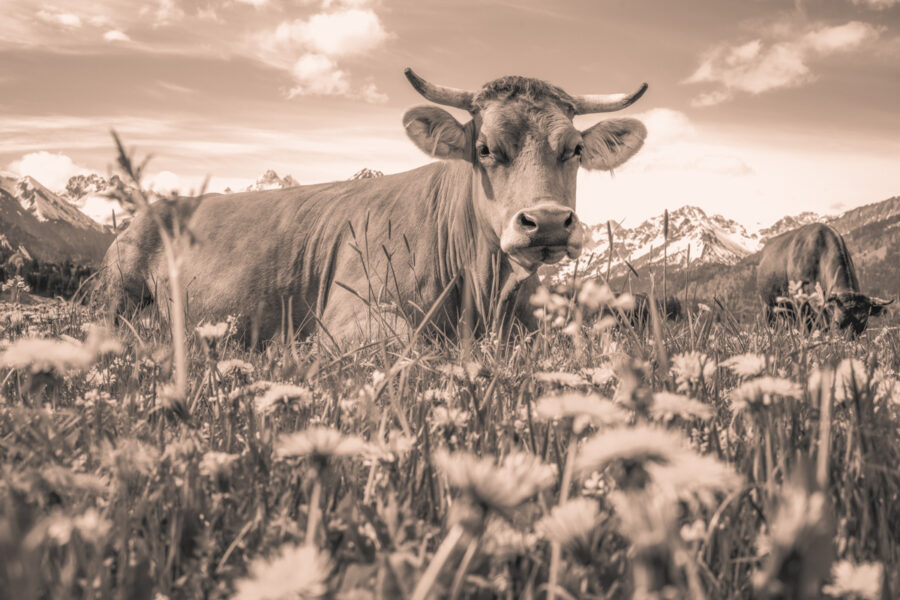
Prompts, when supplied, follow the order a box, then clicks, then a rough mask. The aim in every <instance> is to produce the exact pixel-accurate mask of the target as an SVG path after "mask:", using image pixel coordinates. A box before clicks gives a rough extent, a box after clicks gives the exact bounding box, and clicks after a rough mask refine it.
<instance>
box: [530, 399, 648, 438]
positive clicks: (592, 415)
mask: <svg viewBox="0 0 900 600" xmlns="http://www.w3.org/2000/svg"><path fill="white" fill-rule="evenodd" d="M535 413H536V414H537V417H538V418H539V419H544V420H548V421H549V420H555V419H565V418H572V419H573V425H572V429H573V430H574V431H575V433H581V432H582V431H583V430H584V428H585V427H586V426H587V425H589V424H594V425H602V426H610V425H622V424H624V423H627V422H628V420H629V418H630V417H631V415H630V413H629V412H628V411H627V410H625V409H623V408H621V407H620V406H618V405H617V404H615V403H613V402H612V401H610V400H607V399H605V398H602V397H600V396H598V395H597V394H560V395H557V396H544V397H543V398H541V399H539V400H538V402H537V407H536V409H535Z"/></svg>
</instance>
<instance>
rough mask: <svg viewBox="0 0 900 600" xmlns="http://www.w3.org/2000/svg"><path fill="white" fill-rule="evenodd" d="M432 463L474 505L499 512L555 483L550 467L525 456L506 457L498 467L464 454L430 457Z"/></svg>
mask: <svg viewBox="0 0 900 600" xmlns="http://www.w3.org/2000/svg"><path fill="white" fill-rule="evenodd" d="M434 464H435V466H436V467H437V468H438V470H440V471H441V472H442V473H444V475H446V476H447V479H448V480H449V481H450V485H452V486H453V487H456V488H459V489H460V490H462V491H463V492H464V493H465V494H467V495H468V496H469V498H470V499H472V500H473V501H474V502H475V503H477V504H479V505H481V506H482V507H485V508H491V509H495V510H498V511H501V512H504V511H508V510H509V509H512V508H515V507H517V506H518V505H520V504H521V503H522V502H524V501H525V500H527V499H528V498H530V497H531V496H534V495H535V494H537V493H538V492H539V491H541V490H542V489H544V488H546V487H549V486H550V485H552V484H553V482H554V481H555V480H556V471H555V469H554V468H553V467H551V466H549V465H546V464H544V463H543V462H541V460H540V459H539V458H538V457H537V456H535V455H533V454H529V453H524V452H517V453H513V454H510V455H509V456H507V457H506V459H504V461H503V462H502V463H501V464H500V465H498V464H496V463H495V461H494V460H493V458H479V457H477V456H475V455H473V454H470V453H468V452H455V453H453V454H450V453H448V452H447V451H445V450H440V451H437V452H435V454H434Z"/></svg>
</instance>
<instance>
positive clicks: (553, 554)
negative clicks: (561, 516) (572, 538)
mask: <svg viewBox="0 0 900 600" xmlns="http://www.w3.org/2000/svg"><path fill="white" fill-rule="evenodd" d="M573 437H574V436H573V435H572V432H571V431H569V440H568V452H567V454H566V466H565V467H563V476H562V483H561V484H560V489H559V505H560V506H562V505H563V504H565V503H566V500H567V499H568V497H569V487H570V486H571V484H572V471H573V469H574V468H575V454H576V451H577V450H578V444H577V443H576V442H577V440H573V439H572V438H573ZM561 560H562V546H561V545H560V543H559V542H552V543H551V544H550V577H549V582H548V588H547V600H554V599H555V598H556V585H557V581H558V579H559V563H560V561H561Z"/></svg>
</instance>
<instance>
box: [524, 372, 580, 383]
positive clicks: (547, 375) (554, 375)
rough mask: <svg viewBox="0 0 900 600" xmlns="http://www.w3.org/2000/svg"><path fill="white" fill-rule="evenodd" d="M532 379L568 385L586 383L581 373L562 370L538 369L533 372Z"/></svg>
mask: <svg viewBox="0 0 900 600" xmlns="http://www.w3.org/2000/svg"><path fill="white" fill-rule="evenodd" d="M534 380H535V381H539V382H541V383H552V384H555V385H559V386H568V387H579V386H582V385H587V383H588V382H587V381H585V379H584V378H583V377H582V376H581V375H576V374H575V373H566V372H564V371H539V372H537V373H535V374H534Z"/></svg>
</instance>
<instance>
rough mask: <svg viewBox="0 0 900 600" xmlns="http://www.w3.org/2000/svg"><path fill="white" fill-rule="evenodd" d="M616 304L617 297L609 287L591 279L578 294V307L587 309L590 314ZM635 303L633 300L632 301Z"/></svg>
mask: <svg viewBox="0 0 900 600" xmlns="http://www.w3.org/2000/svg"><path fill="white" fill-rule="evenodd" d="M615 302H616V296H615V294H613V292H612V290H610V289H609V286H608V285H605V284H600V283H597V282H596V281H594V280H593V279H589V280H588V281H585V282H584V285H582V286H581V290H579V292H578V305H579V306H582V307H584V308H586V309H587V310H588V311H589V312H592V313H595V312H597V311H599V310H600V309H601V308H604V307H606V306H609V305H611V304H613V303H615ZM632 303H633V300H632Z"/></svg>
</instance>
